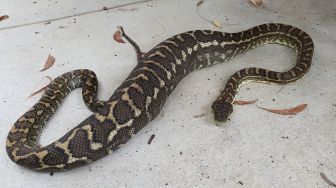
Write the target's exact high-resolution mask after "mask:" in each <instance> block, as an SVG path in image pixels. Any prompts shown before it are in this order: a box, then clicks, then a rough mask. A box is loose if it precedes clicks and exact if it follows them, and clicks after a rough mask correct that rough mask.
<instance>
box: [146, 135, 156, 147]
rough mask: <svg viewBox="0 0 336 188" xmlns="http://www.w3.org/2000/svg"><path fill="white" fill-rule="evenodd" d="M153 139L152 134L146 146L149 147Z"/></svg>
mask: <svg viewBox="0 0 336 188" xmlns="http://www.w3.org/2000/svg"><path fill="white" fill-rule="evenodd" d="M154 137H155V134H152V135H151V136H150V137H149V139H148V145H150V144H151V143H152V141H153V139H154Z"/></svg>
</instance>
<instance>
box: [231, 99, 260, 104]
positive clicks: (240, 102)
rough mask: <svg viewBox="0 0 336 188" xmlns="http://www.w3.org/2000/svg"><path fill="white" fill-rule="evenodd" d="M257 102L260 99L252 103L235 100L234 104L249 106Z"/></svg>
mask: <svg viewBox="0 0 336 188" xmlns="http://www.w3.org/2000/svg"><path fill="white" fill-rule="evenodd" d="M257 101H258V99H256V100H252V101H242V100H235V101H233V104H236V105H247V104H253V103H255V102H257Z"/></svg>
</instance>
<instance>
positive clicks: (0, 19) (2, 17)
mask: <svg viewBox="0 0 336 188" xmlns="http://www.w3.org/2000/svg"><path fill="white" fill-rule="evenodd" d="M8 18H9V16H8V15H3V16H0V21H3V20H5V19H8Z"/></svg>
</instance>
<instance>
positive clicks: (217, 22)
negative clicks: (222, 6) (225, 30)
mask: <svg viewBox="0 0 336 188" xmlns="http://www.w3.org/2000/svg"><path fill="white" fill-rule="evenodd" d="M211 23H212V24H213V25H214V26H216V27H218V28H222V24H221V22H220V21H218V20H213V21H212V22H211Z"/></svg>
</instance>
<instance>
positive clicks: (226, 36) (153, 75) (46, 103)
mask: <svg viewBox="0 0 336 188" xmlns="http://www.w3.org/2000/svg"><path fill="white" fill-rule="evenodd" d="M121 30H122V28H121ZM122 36H123V37H125V38H126V39H127V40H128V41H129V42H130V43H131V44H132V45H133V46H134V48H135V49H136V52H137V56H138V64H137V65H136V67H135V68H134V69H133V71H132V72H131V73H130V75H129V76H128V77H127V79H126V80H125V81H124V82H123V83H122V84H121V85H120V86H119V87H118V89H117V90H116V91H115V92H114V93H113V95H112V96H111V98H110V99H109V100H108V101H104V102H103V101H97V100H96V99H95V98H96V91H97V79H96V76H95V73H94V72H92V71H90V70H86V69H82V70H75V71H72V72H68V73H65V74H63V75H61V76H59V77H57V78H56V79H54V80H53V81H52V82H51V83H50V84H49V86H48V87H47V89H46V91H45V93H44V95H43V96H42V98H41V99H40V100H39V101H38V102H37V103H36V104H35V105H34V106H33V107H32V108H31V109H30V110H29V111H28V112H26V113H25V114H23V115H22V116H21V117H20V118H19V119H18V120H17V121H16V122H15V123H14V125H13V127H12V128H11V130H10V132H9V134H8V137H7V140H6V149H7V153H8V156H9V157H10V159H11V160H12V161H14V162H15V163H17V164H19V165H22V166H24V167H27V168H30V169H33V170H42V171H60V170H68V169H71V168H75V167H80V166H83V165H85V164H88V163H90V162H93V161H96V160H98V159H100V158H102V157H104V156H106V155H108V154H110V153H112V152H113V151H115V150H117V149H118V148H119V147H120V146H121V145H122V144H124V143H126V142H127V141H128V140H129V139H130V138H131V137H132V136H133V135H134V134H135V133H137V132H138V131H139V130H140V129H141V128H142V127H144V126H145V125H146V124H147V123H148V122H149V121H150V120H152V119H154V118H155V117H157V115H158V114H159V111H160V109H161V108H162V106H163V104H164V103H165V101H166V99H167V97H168V96H169V94H170V93H171V92H172V91H173V90H174V88H175V87H176V85H177V84H178V83H179V82H180V81H181V80H182V78H183V77H185V76H186V75H187V74H189V73H190V72H192V71H194V70H197V69H200V68H204V67H208V66H211V65H214V64H217V63H220V62H225V61H228V60H229V59H231V58H232V57H234V56H235V55H237V54H240V53H243V52H245V51H247V50H249V49H253V48H255V47H257V46H260V45H264V44H271V43H272V44H282V45H285V46H288V47H290V48H292V49H293V50H294V51H295V52H296V54H297V62H296V64H295V66H294V67H293V68H291V69H290V70H288V71H286V72H274V71H270V70H266V69H262V68H254V67H253V68H245V69H242V70H240V71H238V72H236V73H234V74H233V75H232V76H231V77H230V79H229V80H228V82H227V83H226V86H225V89H224V90H223V91H222V93H221V94H220V96H219V97H218V99H217V100H216V101H215V102H214V103H213V104H212V106H211V108H212V110H213V113H214V119H215V120H216V121H219V122H225V121H226V120H227V118H228V116H229V115H230V113H232V102H233V100H234V97H235V95H236V93H237V89H238V88H239V86H240V85H242V84H243V83H245V82H248V81H261V82H268V83H277V84H287V83H291V82H294V81H296V80H298V79H299V78H301V77H302V76H303V75H305V74H306V73H307V72H308V70H309V68H310V66H311V61H312V56H313V50H314V44H313V41H312V39H311V38H310V36H309V35H308V34H307V33H305V32H304V31H302V30H300V29H298V28H296V27H293V26H290V25H285V24H278V23H270V24H263V25H259V26H255V27H253V28H250V29H248V30H246V31H242V32H238V33H224V32H219V31H210V30H195V31H189V32H185V33H181V34H178V35H175V36H173V37H171V38H169V39H167V40H165V41H163V42H161V43H160V44H158V45H157V46H155V47H154V48H153V49H151V50H150V51H149V52H148V53H146V54H145V55H144V56H143V57H142V56H141V52H140V50H139V47H138V46H137V45H136V43H135V42H134V41H133V40H132V39H130V38H129V37H128V36H127V35H126V34H125V33H124V32H123V31H122ZM78 87H83V91H82V92H83V99H84V101H85V104H86V105H87V106H88V107H89V108H90V110H91V111H93V114H92V115H90V116H89V117H88V118H86V119H85V120H84V121H83V122H82V123H80V124H79V125H77V126H76V127H75V128H73V129H72V130H70V131H69V132H68V133H66V134H65V135H64V136H63V137H62V138H60V139H58V140H57V141H55V142H53V143H51V144H49V145H47V146H40V145H39V144H38V143H37V138H38V135H39V134H40V132H41V129H42V128H43V126H44V125H45V123H46V121H47V120H48V119H49V118H50V117H51V116H52V115H53V113H54V112H55V111H56V110H57V108H58V107H59V105H60V103H61V102H62V101H63V99H64V98H65V97H66V96H67V94H69V93H70V92H71V91H72V90H73V89H75V88H78Z"/></svg>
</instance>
